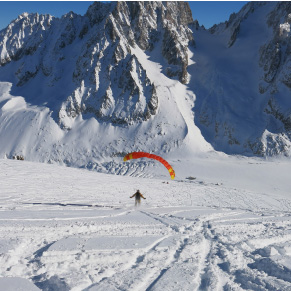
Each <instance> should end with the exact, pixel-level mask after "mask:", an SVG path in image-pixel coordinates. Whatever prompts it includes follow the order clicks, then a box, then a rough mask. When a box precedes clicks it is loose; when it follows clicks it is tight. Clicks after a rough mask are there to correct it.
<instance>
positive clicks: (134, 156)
mask: <svg viewBox="0 0 291 291" xmlns="http://www.w3.org/2000/svg"><path fill="white" fill-rule="evenodd" d="M140 158H149V159H154V160H157V161H159V162H160V163H162V164H163V165H164V166H165V167H166V168H167V169H168V171H169V173H170V175H171V179H174V178H175V172H174V170H173V168H172V166H171V165H170V164H169V163H168V162H167V161H166V160H164V159H163V158H161V157H160V156H157V155H153V154H149V153H145V152H132V153H129V154H127V155H126V156H125V157H124V158H123V161H124V162H126V161H128V160H132V159H140Z"/></svg>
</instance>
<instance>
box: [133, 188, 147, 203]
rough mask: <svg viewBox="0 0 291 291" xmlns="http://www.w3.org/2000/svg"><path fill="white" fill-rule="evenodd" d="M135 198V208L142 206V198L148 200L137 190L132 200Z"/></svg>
mask: <svg viewBox="0 0 291 291" xmlns="http://www.w3.org/2000/svg"><path fill="white" fill-rule="evenodd" d="M133 197H135V206H138V205H139V204H140V198H143V199H146V198H144V197H143V195H142V194H141V193H140V191H139V190H137V191H136V192H135V193H134V194H133V195H132V196H130V198H133Z"/></svg>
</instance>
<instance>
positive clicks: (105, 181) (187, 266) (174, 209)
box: [0, 156, 291, 291]
mask: <svg viewBox="0 0 291 291" xmlns="http://www.w3.org/2000/svg"><path fill="white" fill-rule="evenodd" d="M0 167H1V171H0V179H1V184H0V193H1V200H0V274H1V277H0V289H1V290H5V291H7V290H13V291H14V290H24V291H26V290H27V291H28V290H29V291H31V290H39V289H40V290H60V291H64V290H135V291H136V290H140V291H142V290H177V291H178V290H256V291H258V290H260V291H262V290H290V289H291V275H290V274H291V264H290V262H291V243H290V239H291V219H290V211H291V199H290V182H289V181H290V163H286V162H276V163H274V162H267V161H261V160H259V159H258V158H257V159H251V158H240V159H239V158H237V157H236V158H235V157H229V158H228V159H225V158H222V157H219V156H216V157H215V156H209V157H208V159H205V158H203V159H201V160H199V159H196V160H195V163H192V165H189V164H183V165H180V166H176V167H175V169H176V172H177V173H178V176H180V177H184V178H183V179H179V180H176V181H172V180H171V179H167V180H165V179H152V178H151V179H147V178H138V177H126V176H119V175H106V174H102V173H97V172H93V171H88V170H85V169H74V168H68V167H60V166H57V165H45V164H38V163H32V162H27V161H16V160H15V161H14V160H10V159H6V160H0ZM138 172H141V171H140V170H137V172H136V174H138ZM152 172H154V173H155V175H156V176H157V177H158V176H159V173H160V169H158V168H157V169H152ZM132 173H133V171H132ZM187 175H189V176H187ZM190 175H191V177H190ZM256 175H257V177H256ZM250 176H253V177H252V178H250ZM194 177H195V178H196V179H194ZM186 178H188V179H186ZM168 181H169V182H168ZM167 182H168V183H167ZM233 185H234V187H233ZM137 188H139V189H140V190H141V192H142V193H143V194H144V196H145V197H146V200H143V201H142V203H141V206H140V207H137V208H135V207H134V201H132V199H130V198H129V196H131V195H132V194H133V193H134V192H135V191H136V189H137Z"/></svg>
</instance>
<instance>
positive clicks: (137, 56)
mask: <svg viewBox="0 0 291 291" xmlns="http://www.w3.org/2000/svg"><path fill="white" fill-rule="evenodd" d="M194 14H195V11H194ZM290 15H291V11H290V2H268V3H261V2H259V3H257V2H251V3H249V4H247V5H246V6H245V7H244V8H243V9H242V10H241V11H240V12H239V13H238V14H234V15H232V16H231V17H230V20H229V21H228V22H226V23H224V24H220V25H218V26H215V27H213V28H212V29H210V30H205V29H204V28H203V27H200V26H199V24H198V23H197V22H196V21H193V19H192V15H191V11H190V9H189V7H188V4H186V3H184V2H111V3H102V2H96V3H94V4H93V5H91V6H90V7H89V9H88V11H87V13H86V15H85V16H80V15H76V14H74V13H73V12H71V13H68V14H67V15H64V16H63V17H62V18H60V19H59V18H55V17H52V16H50V15H38V14H27V13H24V14H22V15H20V16H19V17H18V18H17V19H16V20H14V21H12V22H11V24H10V25H9V26H8V27H7V28H5V29H3V30H2V31H1V32H0V56H1V60H0V61H1V66H0V81H1V83H0V87H1V95H0V106H1V109H0V138H1V147H0V156H1V157H2V158H3V157H9V158H11V157H12V156H14V155H22V156H24V158H25V159H27V160H31V161H41V162H57V163H64V164H67V165H72V166H76V167H89V168H98V169H99V170H101V169H109V168H110V165H109V164H108V163H110V162H111V161H112V157H119V156H122V155H123V154H124V153H127V152H129V151H132V150H134V151H139V150H145V151H150V152H153V153H156V154H163V155H167V154H168V153H173V152H176V153H177V152H179V151H180V152H185V151H187V152H188V153H192V154H201V153H205V152H208V151H211V150H213V149H214V150H218V151H222V152H225V153H227V154H242V155H251V156H252V155H259V156H266V155H268V156H269V155H271V156H272V155H278V154H279V155H286V156H290V152H291V142H290V128H291V123H290V114H291V112H290V108H291V103H290V102H291V101H290V93H291V92H290V87H291V85H290V71H291V70H290V21H291V20H290V19H291V18H290V17H291V16H290ZM111 166H112V165H111Z"/></svg>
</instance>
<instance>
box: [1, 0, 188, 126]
mask: <svg viewBox="0 0 291 291" xmlns="http://www.w3.org/2000/svg"><path fill="white" fill-rule="evenodd" d="M192 21H193V20H192V16H191V11H190V9H189V6H188V5H187V4H186V3H184V2H165V3H162V2H128V3H127V2H112V3H102V2H95V3H94V4H92V5H91V6H90V7H89V9H88V11H87V13H86V15H85V16H84V17H81V16H79V15H76V14H74V13H73V12H72V13H68V14H67V15H65V16H63V17H62V18H61V19H56V18H53V17H51V16H49V15H37V14H35V15H33V14H23V15H21V16H19V18H18V19H16V20H15V21H13V22H12V23H11V24H10V25H9V26H8V27H7V28H6V29H5V30H3V31H2V32H1V36H0V37H1V42H0V51H1V60H0V61H1V71H2V72H4V71H5V70H7V69H6V68H7V67H8V66H10V67H13V70H14V72H13V73H14V76H13V75H11V76H10V79H9V78H7V80H11V79H15V78H16V80H17V84H16V85H17V87H18V88H17V89H16V90H15V92H17V93H18V94H22V95H24V96H25V95H26V94H25V92H26V90H28V87H29V88H30V87H32V86H33V85H35V87H37V84H34V83H39V82H40V79H41V82H43V85H44V86H46V87H47V88H46V93H45V94H44V95H47V97H44V96H43V97H42V98H43V99H49V100H47V101H46V100H44V101H45V102H48V104H50V103H53V104H52V105H51V106H54V105H55V103H56V102H57V103H61V104H59V105H58V106H59V109H58V111H59V113H58V116H57V119H58V122H59V124H60V125H61V126H63V127H65V128H69V124H70V122H68V121H69V120H70V119H72V118H76V116H78V115H79V114H87V113H90V114H94V116H95V117H96V118H97V119H98V120H103V121H108V122H112V123H117V124H125V125H126V124H130V123H132V122H136V121H144V120H147V119H148V118H150V116H152V115H154V114H155V113H156V111H157V108H158V103H159V101H158V96H157V94H156V88H155V85H154V83H153V82H151V81H150V80H149V78H148V76H147V72H146V71H145V69H144V68H143V67H142V65H141V64H140V62H139V60H138V59H137V58H136V57H135V56H134V55H133V54H132V52H131V48H134V47H136V46H139V47H140V48H141V49H142V50H144V51H149V54H150V52H152V51H154V50H155V51H156V52H157V54H160V55H161V57H163V58H164V59H165V60H166V62H165V66H164V68H163V70H164V71H165V73H166V75H167V76H169V77H170V78H178V79H179V80H180V81H181V82H182V83H187V80H188V73H187V65H188V44H189V43H191V42H193V35H192V32H191V30H190V29H189V28H188V27H187V25H188V24H189V23H191V22H192ZM11 62H13V63H11ZM4 66H5V68H4ZM0 73H1V72H0ZM44 77H45V78H44ZM2 81H3V78H2ZM57 88H60V91H62V96H61V99H60V98H59V97H58V98H57V99H58V100H57V101H56V102H55V101H54V102H52V99H53V97H52V96H55V92H56V91H59V89H57ZM28 91H31V89H29V90H28ZM29 98H34V99H36V98H38V97H36V96H30V97H29ZM52 109H53V110H56V108H52ZM55 115H56V114H55Z"/></svg>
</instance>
